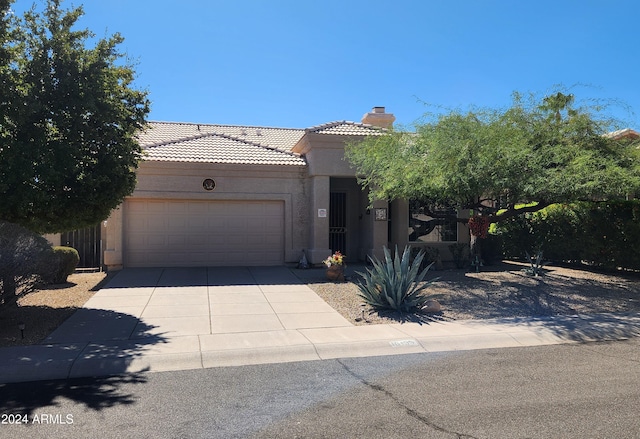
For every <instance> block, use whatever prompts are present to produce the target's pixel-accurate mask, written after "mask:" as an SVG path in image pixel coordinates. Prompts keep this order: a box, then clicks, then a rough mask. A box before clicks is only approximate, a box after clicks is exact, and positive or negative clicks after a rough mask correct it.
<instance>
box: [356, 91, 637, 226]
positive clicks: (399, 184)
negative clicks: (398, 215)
mask: <svg viewBox="0 0 640 439" xmlns="http://www.w3.org/2000/svg"><path fill="white" fill-rule="evenodd" d="M600 110H601V109H600V108H597V107H578V106H576V105H575V100H574V96H573V95H571V94H565V93H562V92H556V93H553V94H550V95H548V96H545V97H544V98H542V99H535V98H533V97H531V98H530V99H526V100H525V99H524V98H523V97H522V96H521V95H519V94H517V93H516V94H514V99H513V104H512V106H511V107H510V108H508V109H506V110H496V109H478V110H470V111H468V112H461V111H452V112H450V113H448V114H444V115H438V116H435V117H431V118H428V119H427V121H426V122H425V123H422V124H419V125H418V126H417V127H416V130H415V132H408V131H401V130H398V131H393V130H392V131H389V132H388V133H387V134H385V135H382V136H371V137H369V138H367V139H365V140H364V141H362V142H359V143H352V144H350V145H348V146H347V148H346V156H347V159H348V160H349V161H350V162H351V163H352V164H353V165H354V166H355V168H356V171H357V173H358V174H359V176H360V179H361V183H362V184H363V185H365V186H368V187H369V188H370V196H371V198H372V199H394V198H405V199H418V200H422V201H424V203H425V204H426V205H429V206H447V207H450V208H455V209H458V210H465V209H471V210H473V212H474V214H476V215H481V216H484V217H486V218H488V219H489V222H498V221H501V220H504V219H507V218H510V217H513V216H515V215H518V214H521V213H524V212H531V211H537V210H539V209H542V208H543V207H545V206H548V205H550V204H553V203H560V202H567V201H575V200H588V199H622V198H624V197H626V196H628V195H629V194H632V193H635V192H636V191H637V189H638V187H639V186H640V172H639V168H638V163H639V161H638V159H639V157H638V149H637V148H636V146H637V145H633V144H632V143H631V142H629V141H625V140H621V139H616V138H614V137H612V136H608V135H607V133H608V130H609V129H610V127H611V125H610V121H609V120H608V119H607V118H606V117H603V116H601V112H600ZM432 214H433V215H432V216H434V217H437V216H438V213H435V212H432ZM457 219H458V221H461V222H466V221H467V218H464V217H460V218H457Z"/></svg>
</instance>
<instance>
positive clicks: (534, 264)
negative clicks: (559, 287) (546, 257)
mask: <svg viewBox="0 0 640 439" xmlns="http://www.w3.org/2000/svg"><path fill="white" fill-rule="evenodd" d="M525 254H526V255H527V261H529V264H531V266H530V267H527V268H523V269H522V271H524V272H525V273H527V274H528V275H530V276H535V277H538V276H540V275H541V274H544V271H543V267H544V262H543V261H542V250H538V253H536V257H535V258H532V257H531V256H530V255H529V252H528V251H525Z"/></svg>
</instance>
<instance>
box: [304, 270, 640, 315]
mask: <svg viewBox="0 0 640 439" xmlns="http://www.w3.org/2000/svg"><path fill="white" fill-rule="evenodd" d="M525 267H526V265H525V264H521V263H517V262H502V263H498V264H495V265H492V266H488V267H483V268H482V271H480V272H479V273H476V272H475V271H473V272H471V271H468V270H464V269H447V270H439V271H435V270H432V271H429V273H428V274H427V276H426V278H425V279H426V280H430V279H433V278H439V279H438V280H437V281H435V282H433V283H432V284H431V285H430V286H429V287H428V288H427V289H426V290H425V294H427V295H429V296H430V297H432V298H434V299H436V300H437V301H438V302H439V303H440V304H441V306H442V312H441V313H439V314H435V315H416V316H411V315H402V314H399V313H393V312H384V313H378V312H375V311H372V310H371V309H370V308H368V307H365V308H364V309H365V319H362V310H363V307H362V302H363V301H362V299H361V298H360V297H359V296H358V287H357V286H356V284H355V283H354V282H355V281H356V280H357V279H358V275H357V274H356V272H364V271H365V266H364V265H354V266H351V265H350V266H349V267H347V279H348V281H347V282H342V283H333V282H329V281H327V280H326V279H324V270H323V269H321V268H314V269H309V270H294V271H295V272H296V273H297V274H298V277H300V278H301V279H303V280H304V281H305V282H307V284H308V285H309V287H310V288H311V289H313V290H314V291H315V292H316V293H317V294H318V295H320V296H321V297H322V298H323V299H324V300H325V301H326V302H327V303H328V304H329V305H331V306H332V307H333V308H335V309H336V310H337V311H338V312H340V314H342V315H343V316H344V317H345V318H347V319H348V320H349V321H351V322H352V323H353V324H354V325H369V324H379V323H397V322H402V321H407V320H409V321H411V320H418V321H420V320H427V321H428V320H468V319H490V318H500V317H526V316H550V315H574V314H589V313H604V312H640V275H639V274H637V273H631V274H630V273H625V274H621V273H615V274H614V273H602V272H597V271H593V270H586V269H575V268H567V267H553V266H548V267H546V269H545V272H544V274H543V275H542V276H539V277H533V276H530V275H528V274H526V273H524V272H523V271H522V269H523V268H525Z"/></svg>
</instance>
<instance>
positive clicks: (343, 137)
mask: <svg viewBox="0 0 640 439" xmlns="http://www.w3.org/2000/svg"><path fill="white" fill-rule="evenodd" d="M393 119H394V118H393V115H390V114H387V113H384V108H381V107H375V108H374V109H373V110H372V112H371V113H367V114H365V117H364V119H363V121H365V120H367V121H368V122H369V123H374V124H378V125H379V126H385V127H388V126H390V124H391V123H393ZM349 124H352V125H349ZM327 126H328V127H329V129H308V130H305V131H304V132H302V134H301V135H300V138H299V140H297V141H296V143H295V145H293V147H292V148H291V153H293V154H295V155H296V156H297V157H299V158H298V159H296V160H300V159H303V160H300V161H299V162H296V163H294V165H291V164H259V163H210V162H206V161H205V162H197V161H188V160H175V161H174V160H161V159H153V158H152V159H147V160H144V161H142V162H141V164H140V167H139V169H138V172H137V175H138V183H137V186H136V189H135V191H134V192H133V194H132V195H131V196H130V197H129V198H128V199H127V200H126V201H125V203H123V204H122V205H121V206H120V207H119V208H118V209H115V210H114V211H113V212H112V214H111V216H110V217H109V219H108V220H107V221H106V222H105V223H104V227H103V235H102V239H103V248H104V264H105V265H106V267H107V269H109V270H114V269H120V268H123V267H127V266H128V265H130V263H131V261H128V260H127V258H128V256H127V255H128V250H130V249H128V248H127V245H128V244H127V243H128V242H129V243H130V242H132V241H131V238H132V237H131V236H130V234H131V233H133V232H132V231H131V230H128V228H127V224H129V225H130V224H131V219H132V215H139V213H137V212H134V211H132V207H131V206H139V205H141V202H142V201H144V200H166V202H167V204H170V203H175V204H176V206H177V205H178V204H179V202H182V201H185V200H190V201H191V202H193V203H192V204H195V205H200V204H203V203H205V202H211V203H220V205H221V206H224V205H225V204H224V202H228V201H233V202H238V203H240V204H242V203H243V202H245V203H247V204H249V203H260V202H263V203H264V204H271V203H276V204H277V205H278V206H282V210H281V211H282V221H281V227H282V230H281V231H279V232H278V233H280V232H281V233H280V234H279V235H278V236H279V237H280V238H279V242H278V243H277V244H275V245H277V246H278V248H277V249H276V250H278V252H279V253H278V254H281V255H282V257H281V262H283V263H285V264H295V263H297V262H298V261H299V260H300V258H301V257H302V255H303V252H304V254H305V255H306V257H307V259H308V261H309V262H310V263H311V264H319V263H321V262H322V260H324V259H325V258H326V257H327V256H329V255H330V254H331V252H332V251H334V250H336V249H331V245H330V232H329V228H330V222H331V212H330V199H331V194H332V193H340V194H342V197H344V198H343V199H344V203H345V215H346V223H345V224H344V226H345V227H343V229H344V230H346V238H344V239H345V241H344V249H343V250H342V251H343V252H345V253H346V255H347V260H351V261H354V260H361V261H364V260H366V259H367V258H368V257H369V256H376V257H381V256H382V254H383V251H382V249H383V247H384V246H389V247H393V246H395V245H398V247H399V248H402V247H404V245H406V244H407V243H408V234H407V230H408V223H409V212H408V204H407V203H406V202H405V201H402V200H396V201H393V202H391V203H388V202H386V201H382V200H378V201H375V202H373V204H372V205H370V202H369V199H368V193H367V191H366V190H363V189H362V188H361V187H360V185H359V184H358V183H357V180H356V175H355V170H354V169H353V168H352V167H351V165H350V164H349V162H348V161H346V160H345V158H344V148H345V145H346V144H347V143H348V142H354V141H356V142H357V141H358V140H361V139H363V138H364V136H363V135H352V134H351V131H349V127H351V126H354V127H356V128H358V129H359V130H360V132H364V131H363V130H364V129H365V128H366V127H367V126H369V125H366V126H365V125H358V124H354V123H347V125H346V127H347V128H345V130H346V132H347V133H346V134H345V132H342V131H340V130H338V129H334V131H331V129H332V128H333V127H335V125H331V124H328V125H327ZM322 127H323V126H321V128H322ZM196 128H197V130H196V132H197V133H198V134H200V133H202V131H201V129H203V127H201V126H200V125H197V127H196ZM163 129H166V127H163ZM180 129H182V130H183V131H184V130H189V129H194V128H193V127H188V126H187V127H183V126H181V127H180ZM367 129H370V128H367ZM345 130H343V131H345ZM238 132H239V133H240V134H242V135H244V134H245V133H246V134H252V133H256V136H257V135H262V136H264V135H265V134H268V133H264V132H263V133H260V131H259V129H257V130H256V129H255V128H252V129H247V130H245V129H244V128H243V129H241V130H240V131H238ZM336 132H337V133H336ZM354 132H358V131H357V130H354ZM285 134H288V133H285ZM181 135H183V137H185V136H186V134H181ZM205 137H207V136H206V135H205ZM185 138H186V139H187V141H191V139H192V138H188V137H185ZM223 140H224V139H223ZM233 140H234V141H236V140H237V139H236V138H233ZM249 146H250V147H253V146H254V143H252V142H249ZM206 179H212V180H213V181H214V182H215V188H214V189H213V190H207V189H206V188H205V187H203V182H204V181H205V180H206ZM197 202H202V203H200V204H198V203H197ZM183 204H184V203H183ZM227 205H228V203H227ZM385 214H386V215H387V216H386V217H385ZM279 224H280V223H277V222H276V223H275V227H280V225H279ZM129 227H130V226H129ZM461 227H462V228H464V226H461ZM460 232H461V233H459V236H460V237H461V238H462V240H465V239H468V238H466V235H468V232H467V233H466V234H465V233H464V230H460ZM128 234H129V235H128ZM204 234H206V231H203V238H204V237H205V235H204ZM196 238H197V237H196ZM191 239H193V237H191ZM448 244H450V243H435V244H433V246H436V247H439V248H440V249H441V254H442V255H443V257H444V258H448V257H449V255H448V250H447V248H446V247H447V246H448ZM242 245H245V246H247V250H249V249H250V247H251V243H250V242H249V243H244V244H242ZM167 248H169V247H167ZM129 254H130V252H129ZM129 259H131V256H129ZM138 263H139V262H138ZM235 263H240V264H241V263H242V261H239V262H238V261H236V262H235ZM265 265H268V264H265Z"/></svg>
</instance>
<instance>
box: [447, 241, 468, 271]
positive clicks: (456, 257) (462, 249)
mask: <svg viewBox="0 0 640 439" xmlns="http://www.w3.org/2000/svg"><path fill="white" fill-rule="evenodd" d="M449 251H450V252H451V256H452V257H453V262H454V263H455V264H456V268H465V267H467V266H468V265H469V262H470V261H469V244H466V243H461V242H457V243H455V244H451V245H449Z"/></svg>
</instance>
